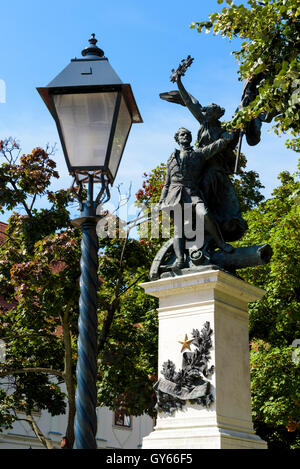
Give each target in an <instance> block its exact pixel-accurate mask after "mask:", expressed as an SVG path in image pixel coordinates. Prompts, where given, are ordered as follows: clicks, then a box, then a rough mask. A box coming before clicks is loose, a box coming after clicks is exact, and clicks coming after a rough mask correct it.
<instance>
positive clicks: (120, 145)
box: [108, 96, 132, 178]
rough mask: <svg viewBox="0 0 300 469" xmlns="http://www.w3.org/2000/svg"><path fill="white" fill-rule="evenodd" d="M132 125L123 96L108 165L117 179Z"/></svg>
mask: <svg viewBox="0 0 300 469" xmlns="http://www.w3.org/2000/svg"><path fill="white" fill-rule="evenodd" d="M131 123H132V119H131V115H130V113H129V111H128V108H127V105H126V103H125V100H124V98H123V96H122V98H121V103H120V111H119V116H118V120H117V125H116V130H115V135H114V139H113V144H112V149H111V156H110V160H109V163H108V167H109V169H110V172H111V174H112V177H113V178H115V176H116V172H117V169H118V167H119V163H120V159H121V157H122V153H123V149H124V146H125V143H126V139H127V136H128V133H129V130H130V127H131Z"/></svg>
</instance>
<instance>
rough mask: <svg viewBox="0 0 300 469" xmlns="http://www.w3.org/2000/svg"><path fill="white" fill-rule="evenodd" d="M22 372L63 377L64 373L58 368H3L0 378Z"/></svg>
mask: <svg viewBox="0 0 300 469" xmlns="http://www.w3.org/2000/svg"><path fill="white" fill-rule="evenodd" d="M22 373H46V374H49V375H54V376H58V377H59V378H62V379H63V380H64V379H65V376H64V373H63V372H62V371H59V370H52V368H20V369H16V370H5V371H1V372H0V378H2V377H3V376H9V375H19V374H22Z"/></svg>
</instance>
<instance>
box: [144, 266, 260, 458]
mask: <svg viewBox="0 0 300 469" xmlns="http://www.w3.org/2000/svg"><path fill="white" fill-rule="evenodd" d="M141 286H142V287H143V288H144V290H145V292H146V293H148V294H149V295H152V296H156V297H158V298H159V309H158V314H159V357H158V361H159V363H158V371H159V377H162V378H163V376H162V375H161V370H162V365H163V363H164V362H167V361H168V360H171V361H172V362H174V364H175V365H176V370H177V371H178V370H179V369H181V368H182V352H181V348H182V344H181V343H179V342H180V341H181V342H182V341H183V340H184V338H185V334H187V335H188V339H191V337H192V336H191V333H192V331H193V329H198V330H199V331H200V330H201V329H202V327H203V325H204V324H205V323H206V322H207V321H208V322H209V323H210V327H211V329H212V330H213V334H212V336H211V339H212V347H211V350H210V361H209V366H211V365H214V367H215V369H214V372H213V374H212V375H211V376H210V377H209V379H208V380H209V381H210V383H211V391H212V394H213V399H214V400H213V402H212V403H211V405H210V406H209V407H208V408H206V407H203V406H202V405H198V404H191V403H190V402H189V401H188V402H187V404H186V405H185V406H184V407H183V408H182V410H176V411H175V412H174V413H172V414H168V413H164V412H160V413H159V415H158V418H157V424H156V427H155V428H154V431H153V432H152V433H150V435H148V436H147V437H146V438H144V439H143V448H145V449H150V448H155V449H171V448H174V449H175V448H177V449H179V448H180V449H186V448H187V449H196V448H201V449H242V448H245V449H250V448H253V449H254V448H255V449H260V448H261V449H265V448H266V447H267V445H266V443H265V442H264V441H262V440H261V439H260V438H259V437H258V436H257V435H256V434H255V433H254V431H253V426H252V419H251V401H250V372H249V334H248V303H250V302H252V301H255V300H258V299H260V298H261V297H262V296H263V295H264V291H263V290H261V289H259V288H256V287H254V286H252V285H249V284H248V283H246V282H244V281H242V280H240V279H238V278H235V277H234V276H232V275H229V274H227V273H224V272H222V271H219V270H211V269H209V268H207V269H206V270H203V271H201V272H197V273H192V274H188V275H182V276H176V277H169V278H163V279H160V280H156V281H153V282H148V283H143V284H142V285H141ZM191 350H193V345H191Z"/></svg>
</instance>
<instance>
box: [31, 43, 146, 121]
mask: <svg viewBox="0 0 300 469" xmlns="http://www.w3.org/2000/svg"><path fill="white" fill-rule="evenodd" d="M89 43H90V45H89V46H88V47H86V48H85V49H83V51H82V52H81V54H82V57H81V58H76V57H75V58H74V59H72V60H71V62H70V63H69V64H68V65H67V66H66V67H65V68H64V69H63V70H62V71H61V72H60V73H59V74H58V75H57V76H56V77H55V78H54V79H53V80H51V81H50V83H49V84H48V85H47V86H46V87H39V88H37V91H38V92H39V94H40V95H41V97H42V99H43V101H44V102H45V104H46V106H47V107H48V109H49V111H50V113H51V114H52V116H53V117H54V118H55V111H54V109H53V105H52V102H51V99H50V94H64V93H82V92H101V91H105V90H112V91H113V90H114V89H115V90H118V89H121V90H122V92H123V96H124V98H125V100H126V103H127V106H128V109H129V111H130V113H131V117H132V121H133V122H134V123H140V122H143V120H142V117H141V115H140V112H139V109H138V107H137V104H136V101H135V98H134V96H133V93H132V89H131V86H130V85H129V84H124V83H123V82H122V81H121V79H120V78H119V76H118V75H117V74H116V72H115V71H114V69H113V68H112V66H111V65H110V63H109V61H108V59H107V58H106V57H105V56H104V52H103V50H102V49H100V48H99V47H98V46H97V45H96V43H97V39H95V34H92V36H91V38H90V39H89Z"/></svg>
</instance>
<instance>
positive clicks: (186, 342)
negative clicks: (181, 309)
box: [178, 334, 194, 352]
mask: <svg viewBox="0 0 300 469" xmlns="http://www.w3.org/2000/svg"><path fill="white" fill-rule="evenodd" d="M193 340H194V339H190V340H188V336H187V334H185V337H184V340H183V341H181V340H179V341H178V342H179V343H180V344H182V347H181V352H183V351H184V349H186V348H187V349H189V350H191V347H190V344H191V343H192V342H193Z"/></svg>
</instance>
